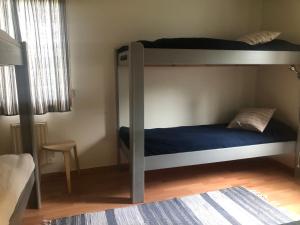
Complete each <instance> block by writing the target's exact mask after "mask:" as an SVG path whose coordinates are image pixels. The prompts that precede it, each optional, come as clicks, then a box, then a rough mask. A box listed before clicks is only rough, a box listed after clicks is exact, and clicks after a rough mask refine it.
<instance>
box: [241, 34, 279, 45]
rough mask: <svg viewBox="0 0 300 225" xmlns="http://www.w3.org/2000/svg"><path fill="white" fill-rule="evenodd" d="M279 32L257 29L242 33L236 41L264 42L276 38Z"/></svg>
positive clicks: (250, 43)
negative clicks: (252, 31) (257, 30)
mask: <svg viewBox="0 0 300 225" xmlns="http://www.w3.org/2000/svg"><path fill="white" fill-rule="evenodd" d="M280 34H281V33H280V32H273V31H259V32H255V33H251V34H247V35H244V36H242V37H240V38H239V39H237V41H241V42H245V43H247V44H249V45H257V44H264V43H267V42H270V41H273V40H274V39H276V38H277V37H278V36H279V35H280Z"/></svg>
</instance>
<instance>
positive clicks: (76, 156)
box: [73, 145, 80, 175]
mask: <svg viewBox="0 0 300 225" xmlns="http://www.w3.org/2000/svg"><path fill="white" fill-rule="evenodd" d="M73 150H74V156H75V162H76V168H77V173H78V174H79V175H80V166H79V159H78V154H77V146H76V145H75V146H74V148H73Z"/></svg>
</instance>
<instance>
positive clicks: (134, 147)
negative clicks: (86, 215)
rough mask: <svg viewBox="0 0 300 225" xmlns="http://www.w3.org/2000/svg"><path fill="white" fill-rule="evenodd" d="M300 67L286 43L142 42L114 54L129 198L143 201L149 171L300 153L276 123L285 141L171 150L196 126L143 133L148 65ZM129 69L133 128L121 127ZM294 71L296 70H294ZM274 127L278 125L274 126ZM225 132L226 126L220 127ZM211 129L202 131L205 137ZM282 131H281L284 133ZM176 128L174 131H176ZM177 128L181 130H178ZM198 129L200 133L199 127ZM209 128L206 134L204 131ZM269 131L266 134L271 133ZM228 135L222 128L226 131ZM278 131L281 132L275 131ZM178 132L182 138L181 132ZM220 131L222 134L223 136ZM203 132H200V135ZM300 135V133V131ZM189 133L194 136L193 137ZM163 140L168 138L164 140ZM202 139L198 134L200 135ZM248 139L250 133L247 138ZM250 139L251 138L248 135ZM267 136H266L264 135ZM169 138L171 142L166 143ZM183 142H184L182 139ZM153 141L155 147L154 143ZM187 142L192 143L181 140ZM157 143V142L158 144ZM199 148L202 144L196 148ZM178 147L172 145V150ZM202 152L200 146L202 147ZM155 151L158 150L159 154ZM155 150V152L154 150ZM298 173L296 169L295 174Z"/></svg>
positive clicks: (297, 52) (298, 55) (296, 51)
mask: <svg viewBox="0 0 300 225" xmlns="http://www.w3.org/2000/svg"><path fill="white" fill-rule="evenodd" d="M299 63H300V46H299V45H294V44H291V43H289V42H286V41H283V40H273V41H271V42H269V43H266V44H258V45H255V46H251V45H248V44H245V43H243V42H239V41H228V40H218V39H209V38H174V39H159V40H157V41H154V42H149V41H138V42H132V43H130V44H129V45H128V46H123V47H121V48H119V49H117V50H116V64H115V66H116V69H115V72H116V89H117V95H116V96H117V97H116V102H117V106H116V108H117V115H118V118H117V120H118V121H117V123H118V127H117V130H118V133H119V139H118V143H119V151H118V163H120V154H121V152H123V153H124V155H125V156H126V157H127V158H128V161H129V164H130V168H131V199H132V202H133V203H139V202H143V201H144V174H145V171H148V170H155V169H163V168H171V167H179V166H189V165H196V164H206V163H214V162H221V161H230V160H238V159H246V158H254V157H265V156H274V155H281V154H288V153H297V154H299V142H298V141H297V139H299V138H298V137H297V133H296V132H293V131H291V130H290V129H289V128H287V127H286V126H284V125H283V124H278V123H277V122H276V121H275V122H274V121H273V122H272V123H271V127H270V128H268V129H273V128H274V127H275V128H276V126H279V127H281V128H282V129H285V131H286V132H283V133H285V134H286V133H288V135H287V136H284V134H283V136H279V137H269V139H268V138H267V140H265V139H263V138H262V137H261V136H260V137H258V139H263V140H260V141H257V142H251V141H250V142H249V141H248V142H247V141H246V143H244V144H236V145H234V144H232V145H226V143H225V144H224V143H222V144H223V145H221V146H212V147H211V146H209V145H208V146H205V147H203V146H202V147H201V143H200V148H199V149H197V148H194V149H180V150H179V149H177V150H174V149H173V150H170V149H168V148H169V147H170V146H172V142H173V141H174V138H173V139H172V137H173V136H172V135H174V133H175V135H176V134H177V136H176V137H177V139H178V137H184V132H186V130H188V132H191V131H190V129H192V130H193V129H196V128H195V127H180V128H169V129H168V128H166V129H162V130H161V129H151V130H148V129H146V130H145V128H144V68H145V67H147V66H205V65H214V66H232V65H241V66H247V65H249V66H250V65H252V66H260V65H288V66H289V65H297V64H299ZM122 67H126V68H128V69H129V70H128V71H129V117H130V118H129V127H121V126H122V125H121V124H120V117H121V115H120V109H119V106H120V103H121V102H120V101H122V98H121V96H120V95H121V93H120V92H121V81H120V80H121V79H120V78H121V77H120V76H122V74H121V73H120V71H121V68H122ZM292 68H295V67H292ZM274 123H275V125H274ZM276 124H277V125H276ZM217 126H219V129H221V130H222V129H223V128H224V125H217ZM210 128H211V127H209V126H208V127H204V128H203V127H202V128H201V129H204V131H203V132H202V134H203V133H206V132H207V129H210ZM281 128H280V129H281ZM174 129H175V130H174ZM176 129H177V130H176ZM199 129H200V128H199ZM205 129H206V130H205ZM268 129H267V130H268ZM223 130H224V129H223ZM277 130H278V129H277ZM178 132H179V133H178ZM220 132H221V131H220ZM200 133H201V132H200ZM298 133H299V132H298ZM189 134H190V133H189ZM164 135H165V136H164ZM197 135H198V134H197ZM245 135H247V134H245ZM248 135H249V134H248ZM266 135H267V136H268V134H266ZM189 137H190V136H189ZM155 138H156V139H157V138H161V139H165V142H168V144H169V145H161V143H162V142H163V141H162V142H160V143H158V146H157V145H156V146H155V141H153V139H155ZM166 138H169V139H168V140H166ZM179 139H180V138H179ZM151 140H152V142H151ZM182 141H183V142H188V141H189V140H188V139H184V140H182ZM156 144H157V143H156ZM198 144H199V143H198ZM173 147H174V146H173ZM198 147H199V146H198ZM157 148H158V149H159V150H157ZM153 149H154V150H153ZM296 170H297V169H296Z"/></svg>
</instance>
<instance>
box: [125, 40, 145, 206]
mask: <svg viewBox="0 0 300 225" xmlns="http://www.w3.org/2000/svg"><path fill="white" fill-rule="evenodd" d="M129 79H130V81H129V82H130V83H129V87H130V88H129V89H130V93H129V98H130V100H129V101H130V154H131V199H132V203H140V202H144V186H145V185H144V182H145V181H144V176H145V174H144V173H145V158H144V157H145V154H144V47H143V45H142V44H141V43H137V42H132V43H131V44H130V46H129Z"/></svg>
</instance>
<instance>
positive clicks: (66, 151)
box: [42, 141, 80, 193]
mask: <svg viewBox="0 0 300 225" xmlns="http://www.w3.org/2000/svg"><path fill="white" fill-rule="evenodd" d="M72 149H73V151H74V156H75V162H76V167H77V172H78V174H80V167H79V160H78V155H77V147H76V143H75V141H64V142H60V143H53V144H45V145H43V146H42V150H44V151H52V152H61V153H63V155H64V162H65V170H66V177H67V187H68V192H69V193H71V192H72V187H71V164H70V161H71V151H72Z"/></svg>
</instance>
